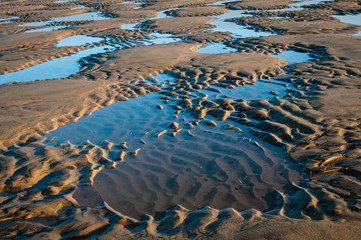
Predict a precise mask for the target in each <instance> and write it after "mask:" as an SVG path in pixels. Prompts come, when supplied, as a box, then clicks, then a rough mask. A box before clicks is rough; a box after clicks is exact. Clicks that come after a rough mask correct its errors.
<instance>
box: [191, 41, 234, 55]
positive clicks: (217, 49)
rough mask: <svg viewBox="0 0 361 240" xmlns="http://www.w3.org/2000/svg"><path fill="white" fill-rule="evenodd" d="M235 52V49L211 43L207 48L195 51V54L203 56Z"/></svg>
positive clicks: (222, 44)
mask: <svg viewBox="0 0 361 240" xmlns="http://www.w3.org/2000/svg"><path fill="white" fill-rule="evenodd" d="M237 51H238V50H237V49H236V48H233V47H228V46H226V45H225V44H224V43H211V44H209V45H208V46H205V47H202V48H200V49H198V50H197V52H199V53H205V54H220V53H231V52H237Z"/></svg>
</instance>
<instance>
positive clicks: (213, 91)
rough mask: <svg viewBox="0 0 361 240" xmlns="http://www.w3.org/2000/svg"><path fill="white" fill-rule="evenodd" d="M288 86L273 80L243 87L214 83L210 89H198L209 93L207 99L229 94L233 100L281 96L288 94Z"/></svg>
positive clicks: (203, 92)
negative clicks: (229, 86)
mask: <svg viewBox="0 0 361 240" xmlns="http://www.w3.org/2000/svg"><path fill="white" fill-rule="evenodd" d="M286 89H287V88H286V87H285V86H284V83H280V84H278V83H277V81H276V80H272V81H267V82H266V81H257V82H256V83H254V85H251V84H246V85H244V86H241V87H235V88H223V87H219V86H215V85H212V86H210V87H209V88H208V89H207V88H205V89H202V90H198V92H199V93H202V94H207V95H208V97H207V99H209V100H215V99H217V98H222V97H224V96H227V97H229V98H231V99H233V100H239V99H245V100H262V99H272V98H274V97H275V95H274V93H277V94H278V95H279V96H280V97H283V96H284V95H286Z"/></svg>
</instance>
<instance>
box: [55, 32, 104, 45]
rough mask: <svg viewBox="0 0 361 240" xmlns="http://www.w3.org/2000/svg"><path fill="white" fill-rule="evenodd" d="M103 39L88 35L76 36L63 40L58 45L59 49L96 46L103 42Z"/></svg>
mask: <svg viewBox="0 0 361 240" xmlns="http://www.w3.org/2000/svg"><path fill="white" fill-rule="evenodd" d="M103 40H104V39H103V38H100V37H91V36H86V35H76V36H71V37H68V38H64V39H61V40H60V41H59V43H58V44H57V45H56V46H57V47H72V46H82V45H85V44H94V43H99V42H101V41H103Z"/></svg>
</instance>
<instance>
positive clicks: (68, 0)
mask: <svg viewBox="0 0 361 240" xmlns="http://www.w3.org/2000/svg"><path fill="white" fill-rule="evenodd" d="M76 1H77V0H57V1H56V3H68V2H76Z"/></svg>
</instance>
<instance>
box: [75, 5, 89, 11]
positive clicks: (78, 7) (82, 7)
mask: <svg viewBox="0 0 361 240" xmlns="http://www.w3.org/2000/svg"><path fill="white" fill-rule="evenodd" d="M77 9H88V7H86V6H83V5H79V6H76V7H73V8H71V10H77Z"/></svg>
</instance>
